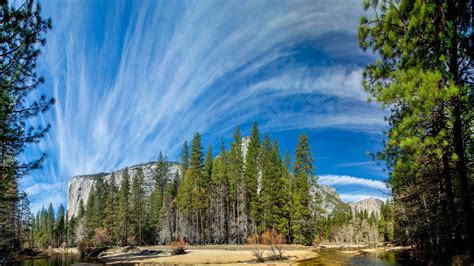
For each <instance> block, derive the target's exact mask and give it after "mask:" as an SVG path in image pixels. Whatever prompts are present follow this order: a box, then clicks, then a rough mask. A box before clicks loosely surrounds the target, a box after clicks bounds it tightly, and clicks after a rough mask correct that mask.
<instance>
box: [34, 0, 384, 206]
mask: <svg viewBox="0 0 474 266" xmlns="http://www.w3.org/2000/svg"><path fill="white" fill-rule="evenodd" d="M108 3H109V4H110V6H109V7H107V8H104V9H103V10H101V11H100V16H98V15H97V7H96V6H94V4H97V3H95V1H91V2H90V3H88V4H91V5H88V4H84V3H83V2H82V1H77V2H75V1H71V2H60V3H57V2H54V1H53V2H52V3H51V2H45V3H43V4H44V10H46V11H47V12H49V14H50V15H51V16H52V19H53V22H54V29H53V31H52V32H51V33H49V34H48V36H47V38H48V43H47V46H46V49H45V51H44V54H43V55H44V58H43V59H42V61H41V68H42V69H43V72H44V73H45V74H46V78H47V82H48V83H47V85H48V86H49V87H50V88H52V90H53V93H52V94H53V95H54V97H55V98H56V100H57V104H56V106H55V107H54V113H53V112H52V113H49V114H47V116H48V117H46V118H42V119H44V120H46V121H53V128H52V131H51V133H50V135H49V136H48V137H47V138H46V139H45V142H44V146H45V147H46V151H47V152H48V153H49V154H50V155H51V154H52V155H53V158H52V159H51V160H54V161H55V162H56V163H48V162H47V163H46V165H45V170H44V171H42V172H40V174H38V175H37V176H35V177H34V178H31V179H27V180H26V181H25V186H26V187H28V186H30V187H31V185H32V184H31V183H32V182H37V181H38V180H40V181H46V180H48V182H51V183H54V184H63V183H64V182H67V180H68V178H69V177H70V176H72V175H78V174H86V173H95V172H99V171H110V170H113V169H118V168H120V167H123V166H125V165H130V164H135V163H140V162H144V161H149V160H151V159H153V158H154V157H155V156H156V155H157V153H158V151H160V150H162V151H165V152H166V153H167V154H168V156H169V157H171V158H176V157H177V156H176V155H177V153H178V151H179V148H180V147H181V143H182V141H183V140H184V139H189V138H190V137H191V136H192V134H193V133H194V132H196V131H199V132H201V133H203V134H204V138H207V139H218V138H220V137H222V136H224V135H226V134H229V132H230V130H232V128H233V127H235V126H236V125H239V124H243V123H248V122H251V121H253V120H255V119H259V120H260V121H262V123H261V126H262V129H263V130H266V131H278V130H288V129H300V128H315V129H319V128H341V129H345V130H354V131H363V132H369V133H375V134H380V132H381V129H383V128H384V127H385V126H386V123H385V122H384V121H383V116H384V112H383V111H382V110H380V109H379V108H378V107H377V106H376V105H374V104H368V103H366V102H365V99H366V98H367V95H366V94H365V92H363V90H362V88H361V85H360V84H361V69H360V67H357V66H353V65H337V62H336V63H334V64H333V65H332V66H330V67H325V66H314V65H308V64H307V63H306V64H305V63H300V62H296V61H295V60H294V59H293V56H294V55H295V52H296V51H294V50H293V49H292V47H293V46H295V45H298V44H299V43H303V42H308V41H310V40H312V39H315V38H317V37H318V36H322V35H324V34H328V33H331V32H338V31H344V32H346V33H349V34H352V35H354V36H355V33H356V29H357V23H358V17H359V15H360V12H361V6H360V1H359V0H350V1H346V0H340V1H334V0H331V1H330V0H324V1H278V2H277V3H275V2H273V1H269V2H265V1H257V2H251V1H249V2H239V1H230V2H223V1H194V2H192V1H187V2H171V1H147V2H142V1H137V2H135V3H133V4H130V2H128V3H127V1H123V2H108ZM354 41H355V39H354ZM338 45H340V44H338ZM305 56H306V57H307V56H309V55H305ZM307 95H317V97H307ZM302 98H303V99H306V101H307V102H306V103H305V104H301V102H300V100H301V99H302ZM328 99H331V100H328ZM285 104H286V105H289V106H286V105H285ZM295 106H297V107H298V108H296V109H295ZM322 106H324V108H323V107H322ZM48 172H49V173H48ZM45 173H47V174H45ZM31 190H33V188H31ZM46 203H47V202H46Z"/></svg>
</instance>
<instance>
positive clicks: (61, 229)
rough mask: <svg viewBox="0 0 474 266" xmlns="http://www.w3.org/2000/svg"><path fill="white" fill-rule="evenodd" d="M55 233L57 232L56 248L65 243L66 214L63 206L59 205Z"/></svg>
mask: <svg viewBox="0 0 474 266" xmlns="http://www.w3.org/2000/svg"><path fill="white" fill-rule="evenodd" d="M56 231H57V235H58V238H57V243H56V246H58V247H59V246H61V244H62V243H63V242H64V241H66V213H65V209H64V206H63V205H62V204H61V205H59V209H58V218H57V219H56Z"/></svg>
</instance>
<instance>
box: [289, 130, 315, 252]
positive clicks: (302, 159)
mask: <svg viewBox="0 0 474 266" xmlns="http://www.w3.org/2000/svg"><path fill="white" fill-rule="evenodd" d="M293 171H294V174H293V179H292V185H291V187H292V189H293V191H292V210H293V211H292V216H291V220H292V221H293V223H292V232H293V237H292V239H293V241H294V242H295V243H298V244H311V242H312V241H313V232H312V228H310V224H311V212H310V202H311V197H310V185H311V183H312V181H313V174H314V170H313V154H312V153H311V147H310V146H309V143H308V137H307V136H306V134H304V133H303V134H301V136H300V139H299V142H298V145H297V147H296V152H295V161H294V165H293Z"/></svg>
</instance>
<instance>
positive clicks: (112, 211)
mask: <svg viewBox="0 0 474 266" xmlns="http://www.w3.org/2000/svg"><path fill="white" fill-rule="evenodd" d="M106 194H107V195H106V198H105V209H104V220H103V223H102V226H103V227H105V228H107V231H108V233H109V236H110V240H111V242H112V244H116V243H117V240H118V237H119V233H120V228H119V223H118V222H117V218H118V210H119V209H118V208H117V202H118V199H119V197H118V188H117V183H116V180H115V173H112V175H111V177H110V180H109V182H108V183H107V193H106Z"/></svg>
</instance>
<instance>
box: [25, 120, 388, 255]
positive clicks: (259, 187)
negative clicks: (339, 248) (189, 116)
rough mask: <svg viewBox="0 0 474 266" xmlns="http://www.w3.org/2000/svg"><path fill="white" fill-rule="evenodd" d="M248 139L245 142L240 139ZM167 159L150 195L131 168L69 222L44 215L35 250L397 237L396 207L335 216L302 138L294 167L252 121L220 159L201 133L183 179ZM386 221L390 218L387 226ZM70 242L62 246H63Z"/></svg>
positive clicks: (97, 190)
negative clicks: (274, 237)
mask: <svg viewBox="0 0 474 266" xmlns="http://www.w3.org/2000/svg"><path fill="white" fill-rule="evenodd" d="M243 141H246V142H247V143H246V144H243V143H242V142H243ZM170 164H171V163H170V162H168V161H167V159H166V157H165V156H163V155H162V154H161V153H160V155H159V158H158V160H157V161H156V162H155V166H156V167H155V168H154V169H155V170H154V176H153V179H154V180H153V183H154V185H153V189H152V191H151V193H149V195H147V193H146V192H145V183H144V174H143V170H142V168H141V167H138V170H137V171H136V174H135V175H133V176H132V175H131V174H130V173H129V170H128V168H125V170H124V172H123V176H122V179H121V181H120V183H118V182H117V180H116V179H115V175H114V173H112V175H111V178H110V180H104V178H102V177H100V176H99V177H96V179H95V183H94V185H93V188H92V190H91V192H90V194H89V198H88V200H87V204H86V205H85V206H84V204H83V202H82V201H81V204H80V207H79V213H78V215H77V216H76V217H73V218H72V219H70V220H69V221H66V220H65V219H66V216H65V212H64V208H62V207H60V209H59V211H58V216H57V218H56V220H55V219H54V217H55V216H54V210H53V208H52V206H51V205H50V206H49V208H48V209H47V210H46V209H43V210H42V211H40V212H39V213H38V214H37V215H36V218H35V219H34V221H33V222H32V224H34V228H33V235H32V237H34V238H35V241H34V242H33V243H34V245H36V246H39V247H47V246H49V245H52V246H60V245H66V246H69V245H80V246H104V245H123V246H125V245H150V244H169V243H170V242H171V241H173V240H177V239H182V240H185V241H187V242H189V243H191V244H224V243H229V244H230V243H234V244H244V243H247V238H248V237H249V236H251V235H253V234H262V233H264V232H265V231H272V232H277V233H278V234H280V235H281V236H282V237H283V239H284V242H287V243H297V244H303V245H311V244H317V243H319V242H320V241H323V240H331V241H337V242H364V243H377V242H380V241H389V240H391V239H392V237H393V226H392V225H393V222H391V219H392V216H391V207H390V206H391V204H390V201H388V204H385V205H384V206H385V207H383V208H382V210H383V211H382V214H380V215H377V216H376V215H375V213H371V215H369V214H368V213H367V211H365V212H360V213H354V214H353V213H352V211H351V209H350V208H349V207H348V206H347V205H341V206H340V208H337V209H336V210H334V211H333V212H331V213H327V212H326V211H325V210H324V209H323V208H321V206H320V205H321V199H320V196H319V192H318V189H317V187H318V185H317V181H316V178H315V176H314V166H313V154H312V152H311V147H310V146H309V144H308V138H307V136H306V135H305V134H302V135H301V137H300V139H299V143H298V145H297V147H296V153H295V155H294V162H293V163H292V164H291V163H290V154H289V153H287V154H286V156H285V159H282V158H281V155H280V151H279V146H278V142H277V141H276V140H274V141H271V140H270V137H269V136H268V135H265V136H264V137H263V140H262V139H261V137H260V134H259V131H258V125H257V124H256V123H255V124H254V125H253V128H252V133H251V136H250V137H249V138H242V136H241V133H240V130H239V128H236V130H235V133H234V138H233V142H232V144H231V147H230V149H226V148H225V146H224V143H223V141H222V143H221V145H220V151H219V154H218V155H217V156H215V157H213V155H212V149H211V148H210V147H209V148H208V149H207V154H206V155H205V156H204V153H203V148H202V147H201V137H200V135H199V134H198V133H196V134H195V136H194V138H193V140H192V143H191V147H190V149H189V147H188V144H187V142H185V143H184V145H183V149H182V156H181V162H180V171H179V172H181V173H182V174H181V175H180V174H178V173H177V174H176V176H173V177H172V178H169V175H168V173H169V167H170ZM386 220H388V222H386ZM63 242H64V244H63Z"/></svg>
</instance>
